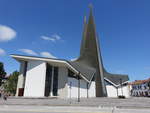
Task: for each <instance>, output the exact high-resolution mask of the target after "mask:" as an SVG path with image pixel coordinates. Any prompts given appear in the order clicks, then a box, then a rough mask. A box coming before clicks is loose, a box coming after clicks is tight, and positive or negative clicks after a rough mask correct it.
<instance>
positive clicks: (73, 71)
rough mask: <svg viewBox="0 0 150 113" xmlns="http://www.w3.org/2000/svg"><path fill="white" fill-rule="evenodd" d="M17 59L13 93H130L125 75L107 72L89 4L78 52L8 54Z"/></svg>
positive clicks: (87, 95) (67, 95)
mask: <svg viewBox="0 0 150 113" xmlns="http://www.w3.org/2000/svg"><path fill="white" fill-rule="evenodd" d="M11 57H13V58H14V59H16V60H17V61H18V62H19V63H20V75H19V77H18V84H17V91H16V96H23V97H58V98H79V97H82V98H90V97H118V96H119V95H124V96H126V97H129V95H130V94H129V87H128V85H127V84H128V80H129V78H128V75H120V74H110V73H108V72H107V71H106V70H105V69H104V66H103V62H102V56H101V51H100V46H99V40H98V36H97V33H96V27H95V23H94V17H93V14H92V8H90V15H89V18H88V21H86V19H84V30H83V37H82V41H81V48H80V56H79V57H78V58H77V59H76V60H74V61H68V60H62V59H54V58H44V57H33V56H23V55H14V54H13V55H11Z"/></svg>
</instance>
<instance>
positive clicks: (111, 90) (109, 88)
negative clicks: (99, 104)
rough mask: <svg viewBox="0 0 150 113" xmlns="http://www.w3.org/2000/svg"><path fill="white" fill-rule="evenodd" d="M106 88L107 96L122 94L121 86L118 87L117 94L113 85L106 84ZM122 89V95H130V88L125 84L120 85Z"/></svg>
mask: <svg viewBox="0 0 150 113" xmlns="http://www.w3.org/2000/svg"><path fill="white" fill-rule="evenodd" d="M106 90H107V96H108V97H118V95H122V91H121V88H120V87H119V88H118V94H117V88H116V87H114V86H113V85H106ZM122 90H123V96H125V97H126V98H128V97H130V89H129V87H128V85H127V86H122Z"/></svg>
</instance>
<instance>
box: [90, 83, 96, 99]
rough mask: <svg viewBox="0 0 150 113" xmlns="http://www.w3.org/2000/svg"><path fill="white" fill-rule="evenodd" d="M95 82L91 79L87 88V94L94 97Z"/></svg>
mask: <svg viewBox="0 0 150 113" xmlns="http://www.w3.org/2000/svg"><path fill="white" fill-rule="evenodd" d="M95 87H96V86H95V82H94V81H92V82H91V84H90V86H89V90H88V95H89V97H96V91H95V90H96V89H95Z"/></svg>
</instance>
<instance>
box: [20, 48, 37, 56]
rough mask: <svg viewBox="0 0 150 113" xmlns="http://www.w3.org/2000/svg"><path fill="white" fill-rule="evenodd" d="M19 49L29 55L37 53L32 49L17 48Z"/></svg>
mask: <svg viewBox="0 0 150 113" xmlns="http://www.w3.org/2000/svg"><path fill="white" fill-rule="evenodd" d="M19 51H21V52H23V53H26V54H29V55H38V54H37V53H36V52H34V51H33V50H30V49H19Z"/></svg>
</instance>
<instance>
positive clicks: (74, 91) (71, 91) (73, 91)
mask: <svg viewBox="0 0 150 113" xmlns="http://www.w3.org/2000/svg"><path fill="white" fill-rule="evenodd" d="M67 86H68V98H70V97H71V98H78V80H77V79H75V78H71V77H68V84H67ZM70 86H71V87H70Z"/></svg>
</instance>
